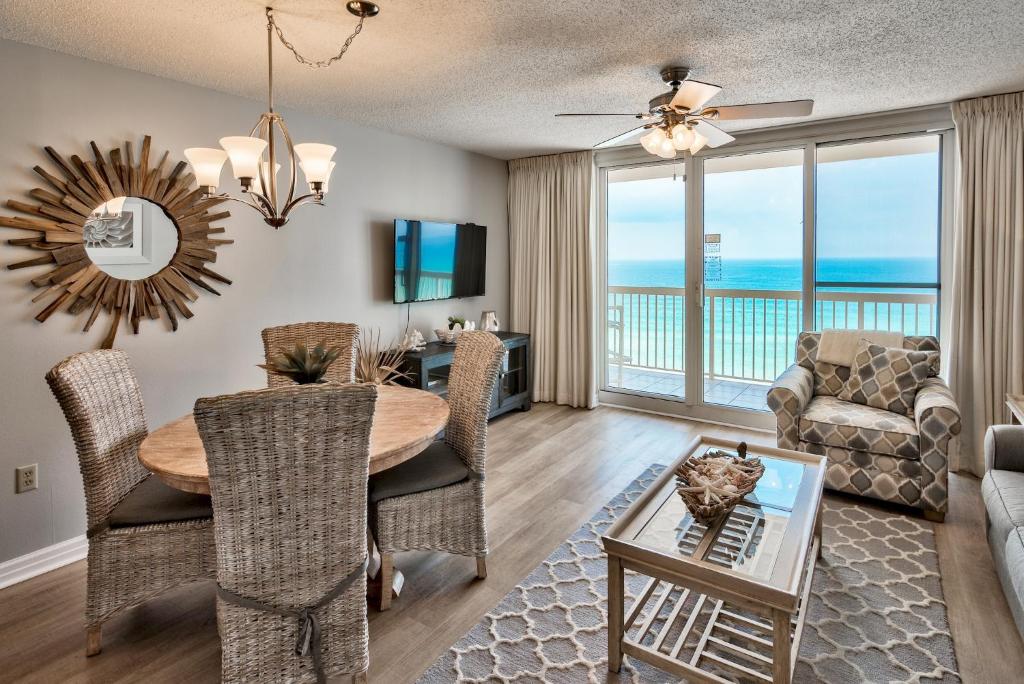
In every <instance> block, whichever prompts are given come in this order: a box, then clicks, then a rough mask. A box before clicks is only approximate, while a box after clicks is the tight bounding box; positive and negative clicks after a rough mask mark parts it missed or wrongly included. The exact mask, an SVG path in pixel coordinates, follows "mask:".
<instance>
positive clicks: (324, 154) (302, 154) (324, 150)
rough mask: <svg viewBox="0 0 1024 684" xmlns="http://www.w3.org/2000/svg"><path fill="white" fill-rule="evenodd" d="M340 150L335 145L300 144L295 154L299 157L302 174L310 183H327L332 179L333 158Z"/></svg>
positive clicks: (296, 147)
mask: <svg viewBox="0 0 1024 684" xmlns="http://www.w3.org/2000/svg"><path fill="white" fill-rule="evenodd" d="M337 150H338V148H337V147H334V146H333V145H322V144H320V143H299V144H298V145H296V146H295V154H296V155H297V156H298V157H299V164H300V165H301V166H302V172H303V173H304V174H306V182H308V183H326V182H327V181H328V179H330V177H331V157H333V156H334V153H335V152H336V151H337Z"/></svg>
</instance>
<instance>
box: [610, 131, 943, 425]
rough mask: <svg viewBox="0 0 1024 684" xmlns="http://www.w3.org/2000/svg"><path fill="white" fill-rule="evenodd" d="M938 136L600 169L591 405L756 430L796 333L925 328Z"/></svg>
mask: <svg viewBox="0 0 1024 684" xmlns="http://www.w3.org/2000/svg"><path fill="white" fill-rule="evenodd" d="M946 136H948V133H923V134H922V133H912V134H905V135H898V136H888V137H884V138H882V137H879V138H870V139H863V138H862V139H856V140H841V141H833V140H826V141H818V140H803V141H797V142H793V143H791V144H789V145H781V144H780V145H777V146H774V147H771V146H765V145H763V144H762V145H758V146H756V147H752V148H751V147H748V148H746V149H744V148H743V147H742V146H741V145H739V144H737V145H734V146H731V147H732V148H733V149H729V148H726V149H724V150H713V151H709V152H707V153H705V154H704V155H702V156H700V157H698V158H696V159H694V158H691V157H687V159H686V160H685V161H683V162H679V161H673V162H669V163H666V162H652V161H642V160H645V159H646V158H645V157H640V156H637V157H632V158H630V163H629V165H622V166H615V165H614V164H608V165H606V166H605V167H604V168H603V170H602V172H601V173H600V175H599V178H600V179H601V188H600V192H599V198H600V199H599V204H600V213H599V217H600V218H599V224H600V229H601V240H599V242H600V245H601V254H602V256H603V260H604V265H605V273H604V281H603V283H602V285H603V293H602V294H603V299H602V300H601V301H602V306H603V307H604V309H605V310H604V311H603V312H601V315H600V317H599V319H600V321H601V327H602V328H603V340H602V342H603V349H604V352H605V355H604V363H603V364H602V368H601V369H600V374H601V388H602V391H603V392H604V393H605V394H606V395H607V396H604V395H603V396H602V400H603V401H610V402H612V403H622V404H625V405H630V406H635V407H637V408H644V409H648V410H655V411H664V412H666V413H675V414H680V415H690V416H694V417H699V418H707V419H711V420H722V421H725V422H730V423H737V424H748V425H755V426H761V427H767V426H769V425H770V424H771V420H772V417H771V415H770V413H769V412H768V407H767V404H766V395H767V390H768V388H769V387H770V385H771V383H772V382H773V381H774V380H775V378H777V377H778V376H779V374H781V373H782V371H783V370H785V369H786V367H788V366H789V365H790V364H792V363H793V362H794V360H795V346H796V338H797V335H798V334H799V332H800V331H801V330H807V329H818V330H821V329H825V328H834V327H839V328H868V329H872V328H874V329H886V330H899V331H902V332H903V333H905V334H908V335H912V334H932V335H935V334H938V332H939V318H940V298H939V288H940V285H939V283H940V278H939V272H940V268H939V264H940V261H939V256H940V254H939V243H940V239H939V238H940V234H941V231H940V227H941V224H942V221H943V216H944V213H945V214H948V207H947V211H946V212H944V211H943V201H942V200H943V186H942V178H943V173H942V170H943V161H942V158H943V155H942V153H941V152H942V149H943V148H944V147H948V146H949V144H950V141H949V140H948V139H947V137H946ZM947 192H948V190H947Z"/></svg>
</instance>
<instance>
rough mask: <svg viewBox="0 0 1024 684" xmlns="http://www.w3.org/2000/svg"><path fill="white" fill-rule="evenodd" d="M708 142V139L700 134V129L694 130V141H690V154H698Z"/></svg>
mask: <svg viewBox="0 0 1024 684" xmlns="http://www.w3.org/2000/svg"><path fill="white" fill-rule="evenodd" d="M707 144H708V139H707V138H705V137H704V136H703V135H701V134H700V132H699V131H694V132H693V142H692V143H690V154H697V153H698V152H700V151H701V150H702V149H704V146H705V145H707Z"/></svg>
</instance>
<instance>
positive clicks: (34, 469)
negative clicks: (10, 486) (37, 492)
mask: <svg viewBox="0 0 1024 684" xmlns="http://www.w3.org/2000/svg"><path fill="white" fill-rule="evenodd" d="M38 488H39V464H38V463H33V464H32V465H27V466H21V467H20V468H15V469H14V493H15V494H21V493H22V492H30V491H32V490H33V489H38Z"/></svg>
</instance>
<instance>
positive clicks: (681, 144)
mask: <svg viewBox="0 0 1024 684" xmlns="http://www.w3.org/2000/svg"><path fill="white" fill-rule="evenodd" d="M692 144H693V131H692V130H690V127H689V126H687V125H686V124H681V123H679V124H676V125H675V126H673V127H672V145H673V146H675V148H676V149H677V150H679V151H683V150H685V149H689V147H690V145H692Z"/></svg>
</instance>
